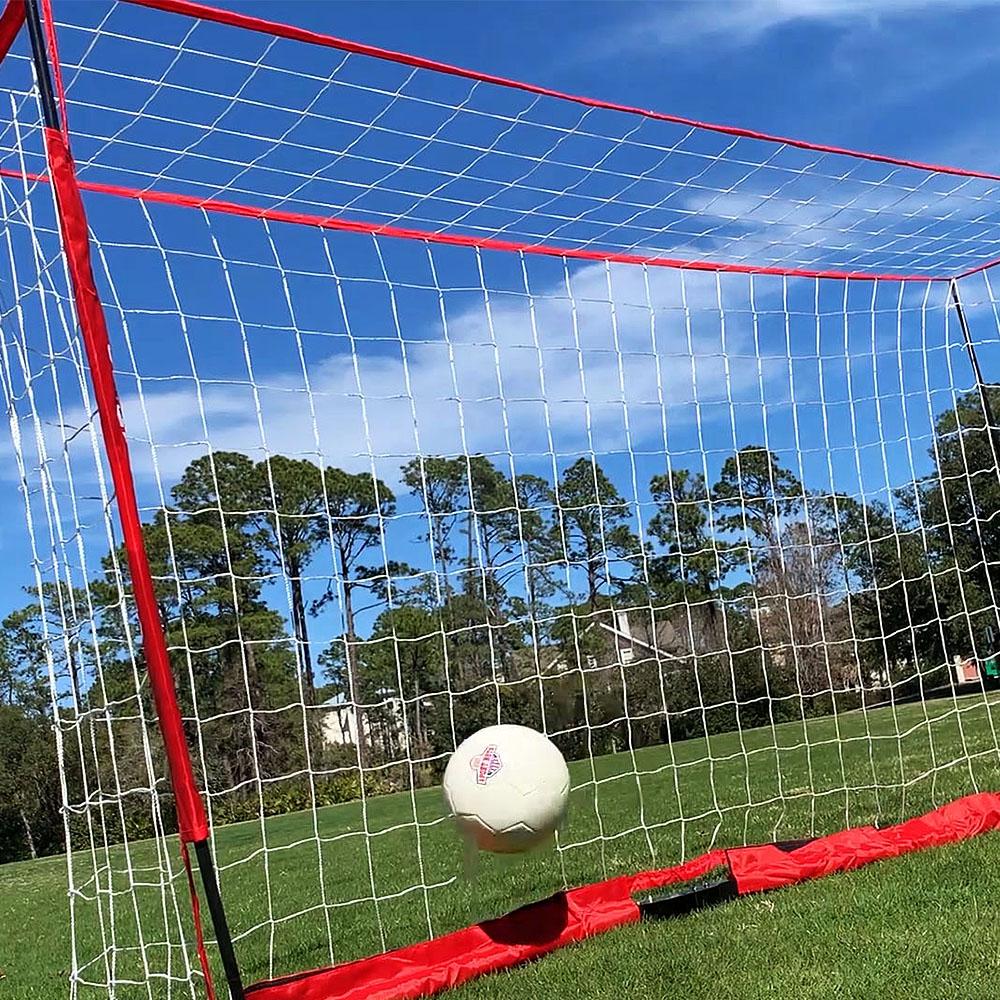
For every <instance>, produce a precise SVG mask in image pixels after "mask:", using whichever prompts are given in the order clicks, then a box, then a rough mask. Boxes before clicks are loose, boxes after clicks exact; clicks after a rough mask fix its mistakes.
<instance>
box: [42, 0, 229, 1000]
mask: <svg viewBox="0 0 1000 1000" xmlns="http://www.w3.org/2000/svg"><path fill="white" fill-rule="evenodd" d="M24 6H25V20H26V21H27V24H28V35H29V37H30V39H31V58H32V63H33V64H34V68H35V78H36V82H37V84H38V96H39V101H40V103H41V108H42V121H43V123H44V124H45V127H46V128H48V129H53V130H56V131H58V130H59V128H60V123H59V107H58V104H57V103H56V97H55V90H54V88H53V86H52V73H51V68H50V66H49V58H48V48H47V46H46V44H45V33H44V30H43V27H42V17H41V14H40V12H39V9H38V0H25V5H24ZM194 850H195V855H196V857H197V859H198V869H199V872H200V874H201V881H202V886H203V889H204V893H205V902H206V903H207V904H208V911H209V913H210V915H211V918H212V928H213V930H214V932H215V938H216V942H217V944H218V948H219V957H220V958H221V960H222V966H223V969H224V970H225V974H226V982H227V983H228V984H229V994H230V997H231V998H232V1000H245V996H246V994H245V992H244V989H243V980H242V978H241V976H240V970H239V966H238V965H237V963H236V954H235V952H234V950H233V939H232V935H231V934H230V932H229V924H228V922H227V921H226V913H225V910H224V909H223V907H222V897H221V896H220V895H219V884H218V881H217V879H216V875H215V866H214V864H213V861H212V852H211V850H210V849H209V846H208V841H207V840H205V839H203V840H198V841H195V842H194Z"/></svg>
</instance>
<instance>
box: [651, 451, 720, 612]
mask: <svg viewBox="0 0 1000 1000" xmlns="http://www.w3.org/2000/svg"><path fill="white" fill-rule="evenodd" d="M649 492H650V494H651V495H652V497H653V501H654V502H655V503H656V505H657V508H658V509H657V512H656V513H655V514H654V515H653V517H652V518H650V521H649V533H650V534H651V535H652V536H653V538H655V539H656V540H657V541H658V542H659V543H660V545H661V546H662V547H663V548H664V549H665V550H666V551H665V554H664V555H662V556H659V557H657V558H656V559H654V560H653V562H652V565H651V567H650V576H651V577H652V578H653V580H654V583H659V586H660V589H669V588H670V585H671V584H675V583H680V584H682V585H683V591H682V593H683V595H684V596H686V597H689V598H690V597H708V596H709V595H710V594H711V593H712V592H713V590H714V589H715V587H716V585H717V584H718V582H719V580H718V578H719V557H718V553H717V552H716V550H715V545H714V540H713V539H712V537H711V536H710V534H709V531H708V501H709V497H708V489H707V487H706V485H705V477H704V476H703V475H702V474H701V473H700V472H691V471H690V470H688V469H673V470H671V471H670V472H668V473H665V474H663V475H660V476H654V477H653V478H652V480H650V483H649Z"/></svg>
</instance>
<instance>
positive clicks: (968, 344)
mask: <svg viewBox="0 0 1000 1000" xmlns="http://www.w3.org/2000/svg"><path fill="white" fill-rule="evenodd" d="M951 301H952V305H954V307H955V315H956V316H958V325H959V326H960V327H961V328H962V339H963V340H964V341H965V350H966V352H967V353H968V355H969V362H970V364H971V365H972V375H973V378H975V380H976V390H977V391H978V393H979V402H980V405H981V406H982V408H983V420H984V421H985V422H986V430H987V433H988V434H989V440H990V445H991V447H992V449H993V467H994V468H995V469H996V470H997V477H998V478H1000V429H998V427H997V422H996V417H994V415H993V404H992V403H991V402H990V396H989V393H988V392H987V389H986V380H985V379H984V378H983V370H982V368H980V367H979V356H978V355H977V354H976V345H975V344H974V343H973V342H972V331H971V330H970V329H969V320H968V317H967V316H966V315H965V309H964V308H963V307H962V299H961V297H960V296H959V294H958V282H957V281H954V280H953V281H952V282H951ZM955 418H956V430H957V431H958V433H961V428H960V427H958V426H957V421H958V414H957V413H956V414H955ZM970 488H971V486H970ZM973 514H975V512H973ZM986 572H987V573H989V567H988V566H987V567H986ZM993 611H994V614H995V615H996V616H997V625H998V626H1000V609H998V608H994V609H993ZM988 631H989V632H990V633H992V631H993V630H992V628H989V629H988ZM987 643H988V647H989V648H988V650H987V652H988V655H990V656H992V655H993V654H994V653H996V652H997V650H996V649H994V648H992V646H993V644H992V642H990V641H989V638H987ZM982 679H983V680H984V681H985V677H983V678H982Z"/></svg>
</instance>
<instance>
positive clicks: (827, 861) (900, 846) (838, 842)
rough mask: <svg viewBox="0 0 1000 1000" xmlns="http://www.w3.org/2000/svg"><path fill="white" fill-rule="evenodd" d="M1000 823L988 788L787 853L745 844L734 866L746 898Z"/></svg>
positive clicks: (999, 806) (733, 857)
mask: <svg viewBox="0 0 1000 1000" xmlns="http://www.w3.org/2000/svg"><path fill="white" fill-rule="evenodd" d="M998 827H1000V795H996V794H994V793H992V792H983V793H981V794H979V795H969V796H966V797H965V798H963V799H956V800H955V801H954V802H949V803H948V804H947V805H944V806H941V808H940V809H935V810H934V811H933V812H930V813H927V814H926V815H925V816H918V817H916V818H915V819H910V820H907V821H906V822H905V823H900V824H899V825H898V826H889V827H886V828H885V829H884V830H876V829H875V827H872V826H862V827H855V828H854V829H852V830H843V831H841V832H840V833H834V834H831V835H830V836H828V837H820V838H819V839H818V840H814V841H813V842H812V843H810V844H806V845H805V846H804V847H800V848H798V849H797V850H794V851H787V852H785V851H782V850H780V849H779V848H777V847H775V846H774V845H773V844H766V845H764V846H762V847H741V848H738V849H736V850H733V851H729V867H730V871H731V872H732V875H733V878H734V879H735V880H736V885H737V887H738V889H739V892H740V895H741V896H742V895H746V894H747V893H750V892H761V891H763V890H765V889H778V888H780V887H781V886H786V885H794V884H795V883H796V882H804V881H806V880H807V879H813V878H820V877H821V876H823V875H830V874H832V873H833V872H845V871H850V870H851V869H854V868H860V867H861V866H862V865H867V864H869V863H871V862H872V861H883V860H885V859H886V858H895V857H898V856H899V855H901V854H909V853H911V852H913V851H922V850H924V849H925V848H927V847H940V846H942V845H943V844H952V843H956V842H958V841H960V840H967V839H968V838H969V837H975V836H976V835H977V834H980V833H986V832H987V831H989V830H995V829H997V828H998Z"/></svg>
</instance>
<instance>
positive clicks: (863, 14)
mask: <svg viewBox="0 0 1000 1000" xmlns="http://www.w3.org/2000/svg"><path fill="white" fill-rule="evenodd" d="M996 6H998V0H742V2H729V0H694V2H683V3H668V4H662V5H657V6H656V7H654V8H652V9H651V10H649V11H648V12H647V13H646V14H645V16H642V17H639V18H637V19H635V20H632V21H631V22H630V23H625V22H622V23H621V24H620V25H619V27H618V28H617V29H614V28H612V29H611V30H610V31H607V32H603V33H602V43H601V54H602V55H603V56H609V55H624V54H626V53H629V52H632V53H637V52H643V51H651V50H660V51H662V50H669V49H674V48H681V47H690V46H692V45H694V44H697V43H699V42H706V41H711V42H712V43H713V44H715V45H716V46H723V47H727V48H742V47H744V46H748V45H753V44H754V43H756V42H757V41H759V40H760V39H761V38H763V37H764V36H765V35H767V34H769V33H770V32H772V31H774V30H775V29H777V28H782V27H785V26H787V25H791V24H796V23H806V22H812V23H818V24H826V25H829V26H831V27H839V28H850V27H853V26H862V27H869V28H871V27H878V26H880V25H882V24H884V23H885V22H888V21H891V20H894V19H897V18H900V17H904V16H911V17H912V16H915V15H921V14H935V13H938V14H949V15H953V14H955V13H958V12H960V11H963V10H972V9H975V8H984V7H996Z"/></svg>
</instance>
